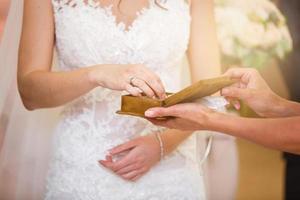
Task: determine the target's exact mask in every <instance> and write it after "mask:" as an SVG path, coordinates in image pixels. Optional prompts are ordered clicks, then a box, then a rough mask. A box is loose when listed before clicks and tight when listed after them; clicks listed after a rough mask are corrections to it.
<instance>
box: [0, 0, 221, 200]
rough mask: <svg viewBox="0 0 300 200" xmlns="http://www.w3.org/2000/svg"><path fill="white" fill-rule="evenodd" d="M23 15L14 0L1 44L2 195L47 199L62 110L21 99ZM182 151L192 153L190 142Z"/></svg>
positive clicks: (212, 104) (19, 0)
mask: <svg viewBox="0 0 300 200" xmlns="http://www.w3.org/2000/svg"><path fill="white" fill-rule="evenodd" d="M22 15H23V0H12V2H11V8H10V12H9V16H8V21H7V25H6V29H5V33H4V38H3V40H2V43H1V46H0V75H1V78H0V148H1V149H0V150H1V151H0V198H1V199H9V200H14V199H22V200H27V199H30V200H35V199H43V195H44V193H45V182H46V180H45V179H46V174H47V168H48V164H49V160H50V159H49V157H50V149H51V141H52V134H53V132H54V130H53V129H54V128H55V124H57V122H58V121H59V112H60V110H61V108H57V109H45V110H38V111H33V112H32V111H31V112H29V111H26V110H25V108H24V106H23V104H22V102H21V99H20V96H19V93H18V90H17V82H16V71H17V61H18V46H19V40H20V34H21V27H22ZM202 103H203V104H206V105H208V106H210V107H213V108H215V109H218V108H224V101H222V100H221V101H215V99H214V98H212V99H209V98H208V99H206V100H204V102H202ZM207 133H208V134H209V132H207ZM201 135H203V133H202V134H199V135H197V134H195V135H194V137H198V138H199V139H198V142H199V141H201V140H202V141H203V137H201ZM1 138H3V139H2V142H1ZM201 138H202V139H201ZM1 143H2V144H1ZM210 145H211V137H210V142H209V145H208V146H209V147H208V148H206V149H202V150H199V152H200V151H202V154H201V155H202V156H201V157H200V156H199V157H198V159H199V160H198V161H199V163H201V164H202V162H203V161H204V160H205V158H206V157H207V155H208V152H209V149H210ZM199 146H201V147H204V145H199V144H198V147H199ZM181 151H182V152H183V153H186V154H187V155H189V154H190V152H189V148H188V145H186V146H185V148H182V149H181ZM203 153H204V157H203ZM202 158H203V159H202Z"/></svg>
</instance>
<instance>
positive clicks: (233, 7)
mask: <svg viewBox="0 0 300 200" xmlns="http://www.w3.org/2000/svg"><path fill="white" fill-rule="evenodd" d="M215 1H216V8H215V16H216V23H217V26H218V39H219V43H220V48H221V52H222V57H223V62H225V63H226V64H228V65H232V64H240V65H243V66H245V67H256V68H260V67H262V66H264V65H265V64H267V62H268V61H269V60H271V59H273V58H276V59H283V58H284V57H285V56H286V54H287V53H288V52H290V51H291V50H292V39H291V35H290V33H289V30H288V28H287V25H286V21H285V18H284V16H283V15H282V14H281V12H280V11H279V10H278V8H277V7H276V6H275V4H274V3H272V2H271V1H269V0H215Z"/></svg>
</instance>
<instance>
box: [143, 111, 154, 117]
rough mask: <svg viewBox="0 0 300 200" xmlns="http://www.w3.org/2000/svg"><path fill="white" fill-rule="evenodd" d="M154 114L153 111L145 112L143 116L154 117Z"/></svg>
mask: <svg viewBox="0 0 300 200" xmlns="http://www.w3.org/2000/svg"><path fill="white" fill-rule="evenodd" d="M154 114H155V113H154V112H153V111H151V110H147V111H146V112H145V115H146V117H154Z"/></svg>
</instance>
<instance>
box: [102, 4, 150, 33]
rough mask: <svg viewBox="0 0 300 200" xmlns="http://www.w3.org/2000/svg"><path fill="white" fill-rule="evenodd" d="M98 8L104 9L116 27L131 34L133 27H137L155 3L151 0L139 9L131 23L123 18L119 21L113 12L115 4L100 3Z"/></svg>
mask: <svg viewBox="0 0 300 200" xmlns="http://www.w3.org/2000/svg"><path fill="white" fill-rule="evenodd" d="M97 8H98V9H100V10H102V11H104V13H105V15H106V16H107V17H108V19H110V20H111V23H113V26H114V27H116V28H117V29H118V30H119V31H121V32H123V33H124V34H129V33H130V32H131V31H132V30H133V29H135V28H136V26H137V25H138V24H139V23H140V21H141V20H142V19H143V18H144V17H145V16H147V15H148V14H149V12H150V11H151V10H152V9H154V5H153V2H152V0H149V4H148V5H147V6H145V7H143V8H142V9H141V10H139V11H137V12H136V14H135V15H136V16H135V18H134V19H133V20H132V21H131V22H130V23H129V24H126V23H125V22H124V21H122V20H120V21H118V19H117V16H116V15H115V14H114V13H113V5H109V6H101V5H100V4H99V5H98V6H97Z"/></svg>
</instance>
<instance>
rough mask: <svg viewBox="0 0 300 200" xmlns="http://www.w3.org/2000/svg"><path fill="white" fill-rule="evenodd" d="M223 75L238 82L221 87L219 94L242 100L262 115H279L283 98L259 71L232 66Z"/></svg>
mask: <svg viewBox="0 0 300 200" xmlns="http://www.w3.org/2000/svg"><path fill="white" fill-rule="evenodd" d="M225 75H227V76H230V77H231V78H234V79H238V80H239V81H238V83H236V84H234V85H232V86H229V87H227V88H224V89H222V91H221V94H222V95H223V96H225V97H227V98H229V99H231V100H232V99H240V100H243V101H244V102H245V103H246V104H247V105H248V106H249V107H250V108H252V109H253V110H254V111H255V112H256V113H257V114H258V115H260V116H262V117H280V116H282V112H283V110H284V108H283V107H284V105H283V104H284V102H285V100H284V99H282V98H281V97H279V96H278V95H276V94H275V93H274V92H273V91H272V90H271V89H270V87H269V86H268V85H267V83H266V82H265V80H264V79H263V78H262V77H261V75H260V74H259V72H258V71H257V70H255V69H251V68H232V69H229V70H228V71H227V72H226V73H225Z"/></svg>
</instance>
